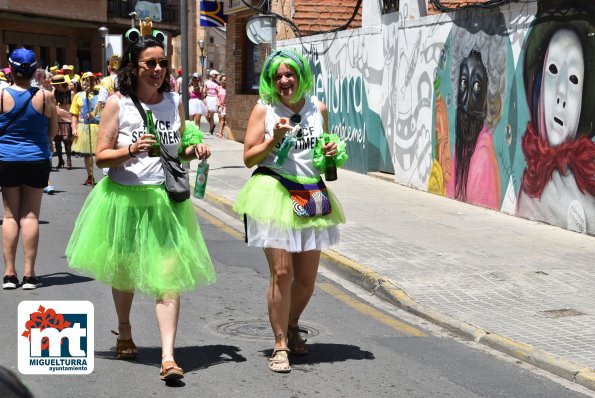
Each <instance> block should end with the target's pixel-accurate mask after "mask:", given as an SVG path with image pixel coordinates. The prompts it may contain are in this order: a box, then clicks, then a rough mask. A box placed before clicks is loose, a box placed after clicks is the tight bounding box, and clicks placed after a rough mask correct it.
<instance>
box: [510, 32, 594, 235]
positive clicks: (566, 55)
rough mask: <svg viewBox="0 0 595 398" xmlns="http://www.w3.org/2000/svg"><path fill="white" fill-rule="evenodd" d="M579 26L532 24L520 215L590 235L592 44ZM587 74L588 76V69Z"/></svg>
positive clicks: (527, 60)
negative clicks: (529, 117) (524, 166)
mask: <svg viewBox="0 0 595 398" xmlns="http://www.w3.org/2000/svg"><path fill="white" fill-rule="evenodd" d="M593 30H594V29H593V27H592V25H590V24H585V23H584V21H582V22H581V21H574V22H560V23H557V22H552V21H549V22H548V23H544V24H541V25H536V26H535V27H534V28H533V30H532V32H531V34H530V36H529V37H528V39H527V45H526V46H525V48H526V49H527V52H526V54H525V64H524V81H525V91H526V97H527V104H528V106H529V110H530V115H531V119H530V121H529V123H528V126H527V131H526V132H525V135H524V136H523V140H522V148H523V153H524V155H525V158H526V161H527V167H526V168H525V170H524V173H523V180H522V184H521V189H520V192H519V197H518V202H517V214H518V215H520V216H522V217H526V218H530V219H534V220H539V221H545V222H548V223H550V224H554V225H559V226H562V227H566V228H568V229H570V230H574V231H578V232H583V233H584V232H587V233H590V234H594V233H595V143H594V142H593V141H592V137H593V134H594V131H595V130H594V126H593V120H594V116H593V113H594V112H595V108H594V107H593V93H591V92H588V91H587V90H585V89H586V88H588V87H590V88H591V89H592V88H593V87H594V86H593V84H594V83H593V80H592V79H593V78H594V77H595V76H593V74H594V73H595V70H594V69H595V66H594V65H593V61H592V58H591V57H594V56H595V54H593V50H594V45H593V44H592V43H590V42H592V41H593V40H590V39H589V33H591V34H592V33H593ZM589 67H590V70H588V69H587V68H589Z"/></svg>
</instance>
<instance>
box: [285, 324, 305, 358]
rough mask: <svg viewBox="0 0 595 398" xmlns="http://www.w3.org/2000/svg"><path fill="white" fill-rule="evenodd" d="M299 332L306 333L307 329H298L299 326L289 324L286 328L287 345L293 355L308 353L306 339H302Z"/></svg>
mask: <svg viewBox="0 0 595 398" xmlns="http://www.w3.org/2000/svg"><path fill="white" fill-rule="evenodd" d="M300 333H308V331H307V330H305V329H300V327H299V326H289V327H288V328H287V347H288V348H289V352H291V353H292V354H293V355H306V354H307V353H308V349H307V348H306V341H308V340H307V339H302V335H301V334H300Z"/></svg>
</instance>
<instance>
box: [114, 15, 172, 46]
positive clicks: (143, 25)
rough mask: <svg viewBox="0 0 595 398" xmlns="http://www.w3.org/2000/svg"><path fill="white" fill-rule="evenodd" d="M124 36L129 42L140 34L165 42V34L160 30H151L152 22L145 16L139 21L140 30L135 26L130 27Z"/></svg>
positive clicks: (135, 39)
mask: <svg viewBox="0 0 595 398" xmlns="http://www.w3.org/2000/svg"><path fill="white" fill-rule="evenodd" d="M124 36H126V38H127V39H128V41H129V42H131V43H132V42H135V41H137V40H138V39H139V38H140V37H141V36H153V37H154V38H155V39H156V40H157V41H158V42H159V43H163V42H165V34H163V32H161V31H160V30H153V22H151V18H149V17H146V18H145V20H144V21H140V31H139V30H138V29H136V28H130V29H128V31H126V33H125V35H124Z"/></svg>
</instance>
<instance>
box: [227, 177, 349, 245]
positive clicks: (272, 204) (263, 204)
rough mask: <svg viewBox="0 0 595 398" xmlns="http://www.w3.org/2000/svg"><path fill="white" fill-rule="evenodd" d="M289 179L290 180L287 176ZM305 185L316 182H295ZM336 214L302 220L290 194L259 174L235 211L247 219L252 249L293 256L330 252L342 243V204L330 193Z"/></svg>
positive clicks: (234, 207)
mask: <svg viewBox="0 0 595 398" xmlns="http://www.w3.org/2000/svg"><path fill="white" fill-rule="evenodd" d="M286 177H287V176H286ZM292 180H294V181H296V182H299V183H302V184H305V183H313V182H314V181H313V180H312V179H299V178H292ZM327 191H328V195H329V199H330V202H331V207H332V211H331V213H330V214H327V215H325V216H318V217H300V216H298V215H297V214H296V213H295V212H294V210H293V202H292V200H291V197H290V195H289V192H288V191H287V189H285V187H283V185H281V183H280V182H279V181H277V180H276V179H275V178H273V177H271V176H268V175H262V174H258V175H255V176H253V177H252V178H250V180H248V182H246V184H245V185H244V187H243V188H242V190H241V191H240V193H239V194H238V197H237V199H236V201H235V203H234V206H233V209H234V211H235V212H236V213H238V214H239V215H240V216H246V240H247V242H248V245H249V246H256V247H267V248H280V249H285V250H287V251H289V252H303V251H308V250H322V249H326V248H328V247H330V246H332V245H334V244H336V243H338V242H339V229H338V227H337V226H338V225H339V224H342V223H345V214H344V213H343V208H342V207H341V204H340V203H339V201H338V200H337V198H336V197H335V195H334V194H333V192H332V191H331V190H330V189H328V185H327Z"/></svg>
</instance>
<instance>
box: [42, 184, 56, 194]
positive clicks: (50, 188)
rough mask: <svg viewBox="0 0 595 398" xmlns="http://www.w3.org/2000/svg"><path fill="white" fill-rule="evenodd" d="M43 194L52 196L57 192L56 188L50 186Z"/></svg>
mask: <svg viewBox="0 0 595 398" xmlns="http://www.w3.org/2000/svg"><path fill="white" fill-rule="evenodd" d="M43 192H44V193H47V194H50V195H51V194H53V193H54V192H56V187H55V186H53V185H48V186H47V187H45V188H43Z"/></svg>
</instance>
